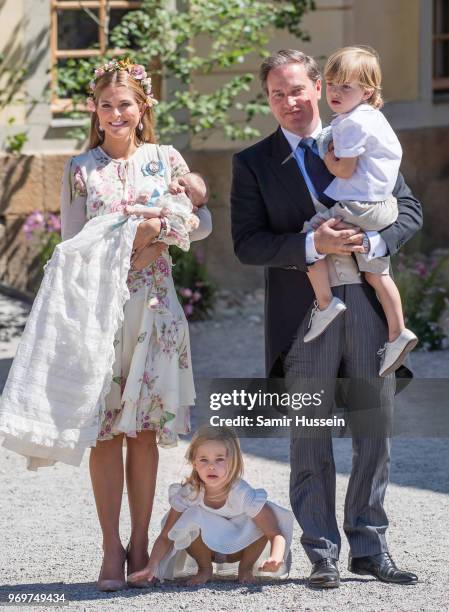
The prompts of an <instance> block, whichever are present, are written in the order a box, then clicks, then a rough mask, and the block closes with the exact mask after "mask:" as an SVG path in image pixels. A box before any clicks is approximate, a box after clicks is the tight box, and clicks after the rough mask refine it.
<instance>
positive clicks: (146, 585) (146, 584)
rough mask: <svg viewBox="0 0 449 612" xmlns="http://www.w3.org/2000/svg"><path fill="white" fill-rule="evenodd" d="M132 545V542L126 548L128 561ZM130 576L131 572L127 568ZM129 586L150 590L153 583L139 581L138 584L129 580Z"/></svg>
mask: <svg viewBox="0 0 449 612" xmlns="http://www.w3.org/2000/svg"><path fill="white" fill-rule="evenodd" d="M130 545H131V542H128V546H127V547H126V559H127V560H128V555H129V548H130ZM128 574H129V572H128V568H127V571H126V575H127V576H128ZM127 584H128V586H129V587H131V588H132V589H148V588H149V587H150V586H151V582H148V580H138V581H137V582H130V581H129V580H127Z"/></svg>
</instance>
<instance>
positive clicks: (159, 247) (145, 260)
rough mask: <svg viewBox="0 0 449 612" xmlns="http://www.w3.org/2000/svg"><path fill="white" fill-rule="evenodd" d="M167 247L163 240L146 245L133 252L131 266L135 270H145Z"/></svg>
mask: <svg viewBox="0 0 449 612" xmlns="http://www.w3.org/2000/svg"><path fill="white" fill-rule="evenodd" d="M166 248H167V245H166V244H164V243H163V242H155V243H154V244H150V245H148V246H144V247H143V248H142V249H140V250H136V251H134V252H133V255H132V256H131V267H132V269H133V270H137V271H140V270H143V269H144V268H146V267H147V266H149V265H150V264H152V263H153V262H155V261H156V259H157V258H158V257H160V255H161V253H162V252H163V251H164V250H165V249H166Z"/></svg>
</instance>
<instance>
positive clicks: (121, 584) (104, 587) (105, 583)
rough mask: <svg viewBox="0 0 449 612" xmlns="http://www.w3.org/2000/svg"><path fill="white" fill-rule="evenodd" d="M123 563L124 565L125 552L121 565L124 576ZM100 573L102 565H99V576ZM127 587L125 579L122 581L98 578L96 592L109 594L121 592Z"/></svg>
mask: <svg viewBox="0 0 449 612" xmlns="http://www.w3.org/2000/svg"><path fill="white" fill-rule="evenodd" d="M125 563H126V552H125V558H124V559H123V564H122V571H123V576H124V575H125ZM102 573H103V563H102V564H101V569H100V576H101V574H102ZM127 587H128V583H127V581H126V580H125V578H123V579H109V578H108V579H103V578H98V581H97V590H98V591H102V592H105V593H111V592H112V591H122V590H123V589H126V588H127Z"/></svg>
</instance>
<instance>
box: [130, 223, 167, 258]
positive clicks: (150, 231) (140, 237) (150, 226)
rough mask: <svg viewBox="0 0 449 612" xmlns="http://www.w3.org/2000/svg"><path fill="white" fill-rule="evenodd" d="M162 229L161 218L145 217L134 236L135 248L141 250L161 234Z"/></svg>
mask: <svg viewBox="0 0 449 612" xmlns="http://www.w3.org/2000/svg"><path fill="white" fill-rule="evenodd" d="M160 231H161V220H160V218H155V219H145V221H141V223H139V227H138V228H137V231H136V236H135V238H134V243H133V250H134V251H140V250H141V249H143V248H144V247H146V246H147V245H149V243H150V242H151V241H152V240H154V239H155V238H157V237H158V236H159V233H160Z"/></svg>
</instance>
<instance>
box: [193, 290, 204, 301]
mask: <svg viewBox="0 0 449 612" xmlns="http://www.w3.org/2000/svg"><path fill="white" fill-rule="evenodd" d="M201 297H202V295H201V293H200V292H199V291H195V292H194V294H193V296H192V298H193V301H194V302H199V300H200V299H201Z"/></svg>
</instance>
